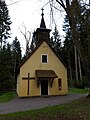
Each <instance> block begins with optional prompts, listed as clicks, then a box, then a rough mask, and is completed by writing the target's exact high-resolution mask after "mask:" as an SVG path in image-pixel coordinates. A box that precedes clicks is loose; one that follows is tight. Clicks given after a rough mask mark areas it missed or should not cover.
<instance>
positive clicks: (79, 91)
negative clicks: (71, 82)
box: [69, 88, 89, 94]
mask: <svg viewBox="0 0 90 120" xmlns="http://www.w3.org/2000/svg"><path fill="white" fill-rule="evenodd" d="M88 91H89V89H88V88H86V89H80V88H69V93H72V94H87V93H88Z"/></svg>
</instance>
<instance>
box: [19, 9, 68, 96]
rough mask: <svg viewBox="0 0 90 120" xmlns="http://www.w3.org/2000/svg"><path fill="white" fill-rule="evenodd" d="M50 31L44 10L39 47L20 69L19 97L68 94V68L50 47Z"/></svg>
mask: <svg viewBox="0 0 90 120" xmlns="http://www.w3.org/2000/svg"><path fill="white" fill-rule="evenodd" d="M50 31H51V30H50V29H47V28H46V24H45V20H44V14H43V10H42V14H41V23H40V27H39V28H37V29H36V43H37V46H36V48H35V50H34V51H33V52H32V53H29V55H28V57H27V58H26V59H25V60H24V61H23V62H22V63H21V64H20V66H19V68H18V74H17V94H18V96H19V97H30V96H53V95H66V94H67V93H68V84H67V66H66V65H65V63H64V61H63V60H62V58H61V57H60V56H59V55H58V54H57V53H56V52H55V50H54V49H53V48H52V47H51V45H50V42H49V41H50Z"/></svg>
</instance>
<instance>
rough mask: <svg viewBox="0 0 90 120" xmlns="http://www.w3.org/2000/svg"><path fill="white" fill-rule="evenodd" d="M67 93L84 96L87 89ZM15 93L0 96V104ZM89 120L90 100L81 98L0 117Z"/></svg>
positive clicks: (6, 119) (24, 119) (27, 119)
mask: <svg viewBox="0 0 90 120" xmlns="http://www.w3.org/2000/svg"><path fill="white" fill-rule="evenodd" d="M69 93H72V94H73V93H74V94H86V93H88V89H77V88H73V89H69ZM16 97H17V96H16V93H14V92H10V93H5V94H2V95H1V96H0V102H6V101H10V100H12V99H14V98H16ZM42 119H43V120H90V98H88V97H86V98H81V99H78V100H75V101H73V102H70V103H67V104H63V105H56V106H52V107H46V108H42V109H37V110H29V111H25V112H16V113H10V114H5V115H0V120H42Z"/></svg>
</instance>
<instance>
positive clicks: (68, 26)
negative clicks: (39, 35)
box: [0, 0, 90, 93]
mask: <svg viewBox="0 0 90 120" xmlns="http://www.w3.org/2000/svg"><path fill="white" fill-rule="evenodd" d="M54 2H55V3H56V4H57V5H58V6H57V7H56V6H54V5H55V4H54ZM48 3H49V4H50V7H51V13H52V14H51V15H52V17H53V15H54V14H53V11H54V9H58V10H60V8H61V7H62V9H63V10H64V11H65V12H66V16H65V18H64V23H63V31H64V32H65V38H64V42H63V44H62V43H61V37H60V34H59V31H58V29H57V25H56V24H55V29H54V31H53V32H52V35H51V38H50V43H51V46H52V48H53V49H54V50H55V51H56V52H57V53H58V54H59V55H60V56H61V57H62V59H63V60H64V61H65V63H66V65H67V68H68V83H69V87H79V88H85V87H90V1H83V0H65V1H64V2H63V1H62V0H51V1H49V2H48ZM11 24H12V22H11V20H10V17H9V11H8V6H7V5H6V3H5V1H3V0H0V93H1V92H7V91H14V90H15V89H16V77H17V68H18V66H19V65H20V63H21V62H22V60H23V59H25V58H26V57H27V56H28V54H29V53H31V52H32V51H33V50H34V49H35V48H36V46H37V40H36V34H35V31H34V32H33V37H32V41H31V44H30V45H29V41H30V37H28V38H27V31H25V33H23V32H22V31H21V33H22V35H23V37H24V39H25V40H26V54H25V55H24V57H22V51H21V46H20V42H19V40H18V38H17V37H15V39H14V40H13V42H12V43H11V44H10V43H8V42H7V41H8V39H9V37H10V25H11ZM24 29H26V28H25V26H24ZM29 35H31V33H30V31H29Z"/></svg>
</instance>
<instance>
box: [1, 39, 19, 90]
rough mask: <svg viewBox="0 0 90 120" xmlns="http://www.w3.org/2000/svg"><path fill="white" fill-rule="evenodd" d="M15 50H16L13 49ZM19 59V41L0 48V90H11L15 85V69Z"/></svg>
mask: <svg viewBox="0 0 90 120" xmlns="http://www.w3.org/2000/svg"><path fill="white" fill-rule="evenodd" d="M15 50H16V51H15ZM20 61H21V48H20V42H19V41H18V40H17V39H16V40H15V41H13V46H12V45H10V44H9V43H8V44H7V45H3V48H2V49H1V50H0V92H7V91H12V90H13V89H15V86H16V69H17V67H18V66H19V64H20Z"/></svg>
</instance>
